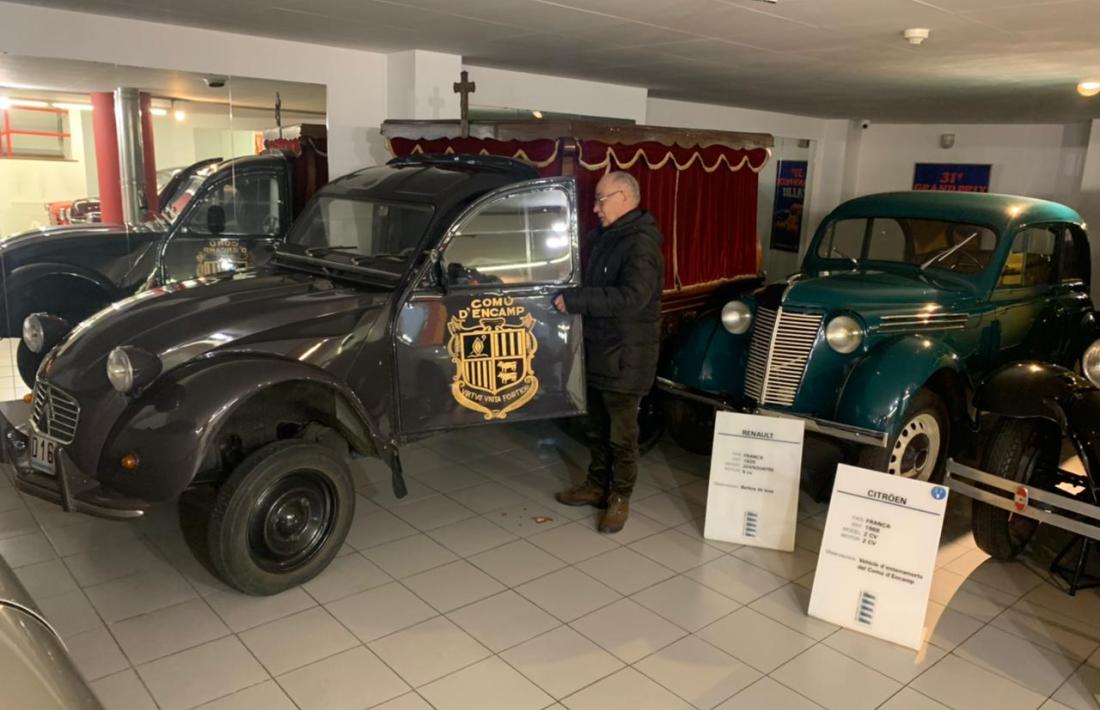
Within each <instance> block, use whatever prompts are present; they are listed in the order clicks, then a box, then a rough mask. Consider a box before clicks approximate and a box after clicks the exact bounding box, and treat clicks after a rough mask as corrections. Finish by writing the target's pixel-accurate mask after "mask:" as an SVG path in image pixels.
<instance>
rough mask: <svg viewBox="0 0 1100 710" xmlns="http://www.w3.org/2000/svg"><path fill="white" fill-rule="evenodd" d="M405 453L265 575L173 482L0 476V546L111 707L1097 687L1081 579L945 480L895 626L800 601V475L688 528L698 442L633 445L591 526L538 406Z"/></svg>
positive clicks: (786, 707)
mask: <svg viewBox="0 0 1100 710" xmlns="http://www.w3.org/2000/svg"><path fill="white" fill-rule="evenodd" d="M406 460H407V462H408V468H409V478H410V486H409V487H410V490H411V491H412V493H411V495H410V497H409V498H408V499H406V500H403V501H397V500H395V499H394V497H393V494H392V492H390V490H389V473H388V471H387V470H385V468H384V467H382V466H380V465H379V464H378V463H377V462H364V461H359V462H356V463H355V473H356V477H357V481H358V491H359V499H358V508H357V512H356V520H355V524H354V526H353V528H352V531H351V534H350V536H349V538H348V544H347V545H346V546H345V548H344V550H343V552H342V554H341V556H340V557H339V558H338V559H337V560H336V561H335V562H334V563H333V564H332V566H331V567H330V568H329V569H328V570H326V571H325V572H324V573H323V574H322V575H321V576H319V577H318V578H317V579H315V580H313V581H312V582H310V583H309V584H307V585H305V586H304V587H302V588H300V589H294V590H291V591H288V592H286V593H283V594H280V595H278V596H275V597H269V598H253V597H247V596H243V595H241V594H238V593H236V592H234V591H232V590H230V589H227V588H226V587H224V586H223V585H222V584H220V583H219V582H218V581H217V580H216V579H215V578H213V577H212V576H211V575H210V573H209V572H208V571H207V570H206V569H205V568H204V567H203V566H202V565H201V564H199V563H198V562H196V560H195V558H194V557H193V556H192V555H191V553H190V551H189V549H188V547H187V543H186V541H185V540H184V538H183V534H182V532H181V531H180V527H179V523H178V521H177V516H176V513H175V510H174V508H171V507H169V508H166V509H162V510H156V511H154V512H153V513H152V514H151V515H150V516H149V517H148V518H147V519H146V520H143V521H139V522H135V523H122V522H119V523H116V522H108V521H101V520H95V519H91V518H87V517H82V516H78V515H67V514H63V513H59V512H58V511H57V510H56V509H55V508H53V507H51V506H49V505H46V504H43V503H41V502H39V501H36V500H34V499H30V498H25V497H23V496H21V495H19V494H17V493H16V492H15V491H14V490H13V489H11V488H10V487H7V480H6V478H5V479H2V480H0V554H2V555H3V556H4V558H5V559H6V560H7V561H8V563H9V564H10V565H12V566H13V567H15V568H16V570H17V573H18V574H19V576H20V578H21V579H22V580H23V582H24V584H25V585H26V586H27V588H28V589H29V590H30V591H31V593H32V594H33V595H34V596H35V598H36V600H37V601H38V602H39V604H40V605H41V606H42V608H43V610H44V612H45V614H46V615H47V616H48V617H49V618H50V619H51V620H52V621H53V623H54V624H56V625H57V628H58V629H59V631H60V632H61V633H62V634H63V635H64V637H65V639H66V642H67V644H68V646H69V649H70V651H71V653H72V654H73V656H74V657H75V659H76V662H77V664H78V666H79V667H80V668H81V670H82V672H83V673H84V674H85V675H86V677H87V678H88V680H89V681H90V682H91V683H92V686H93V687H94V688H95V690H96V692H97V693H98V694H99V695H100V697H101V698H102V700H103V701H104V703H105V704H106V705H107V707H108V708H112V709H118V710H134V709H135V708H136V709H140V708H162V709H177V708H178V709H181V710H182V709H184V708H193V707H200V706H201V707H204V708H222V709H241V710H245V709H249V708H263V709H265V710H267V709H270V708H275V709H279V708H300V709H301V710H313V709H314V708H316V709H318V710H322V709H324V710H343V709H347V710H361V709H364V708H383V709H385V710H425V709H430V708H435V709H436V710H464V709H470V710H492V709H494V708H499V709H500V710H526V709H531V710H537V709H540V708H569V709H570V710H587V709H588V708H592V709H594V710H616V709H619V708H622V709H623V710H626V709H627V708H630V709H631V710H648V709H652V710H665V709H674V708H687V709H690V708H697V709H699V710H711V709H712V708H717V709H719V710H762V709H768V710H771V709H777V710H798V709H800V708H822V707H824V708H830V709H836V710H858V709H861V708H868V709H870V708H883V709H884V710H925V709H928V710H931V709H934V708H935V709H939V710H943V708H953V709H954V710H974V709H975V708H996V709H997V710H1015V709H1016V708H1020V709H1024V708H1031V709H1034V708H1040V707H1041V708H1043V709H1044V710H1055V709H1058V710H1065V708H1073V709H1074V710H1086V709H1088V708H1097V707H1100V704H1098V701H1097V699H1098V698H1100V594H1096V593H1094V592H1084V593H1081V594H1079V595H1078V596H1077V597H1073V598H1071V597H1068V596H1066V595H1064V594H1063V593H1062V592H1060V591H1058V590H1056V589H1055V588H1054V587H1053V586H1051V585H1050V584H1049V583H1048V582H1047V581H1045V580H1044V579H1043V577H1042V576H1040V575H1038V574H1036V573H1035V572H1033V571H1031V569H1029V568H1028V567H1027V566H1025V565H1024V564H1021V563H1016V564H999V563H994V562H992V561H990V560H988V559H987V558H986V556H985V555H984V554H982V553H981V552H980V551H978V550H976V548H975V547H974V545H973V540H972V539H971V537H970V535H969V532H968V528H969V526H968V520H967V517H966V511H967V510H968V507H967V506H966V505H964V504H963V501H962V500H956V501H954V502H953V504H952V506H951V515H950V516H949V518H948V524H947V529H946V530H945V534H944V538H943V540H942V543H941V553H940V557H939V562H938V564H939V569H938V571H937V573H936V577H935V588H934V591H933V595H932V596H933V601H932V603H931V604H930V607H929V611H928V617H927V626H928V629H927V638H928V642H927V643H926V644H925V646H924V648H922V649H921V650H920V651H919V652H913V651H910V650H907V649H903V648H901V647H898V646H893V645H891V644H887V643H884V642H881V641H877V640H874V639H871V638H869V637H866V636H863V635H860V634H857V633H853V632H850V631H846V630H839V629H837V628H836V627H835V626H832V625H831V624H827V623H825V622H822V621H819V620H816V619H811V618H809V617H807V616H806V607H807V603H808V600H809V589H810V586H811V585H812V582H813V568H814V566H815V563H816V553H817V549H818V545H819V542H820V537H821V529H822V527H823V525H824V519H825V509H824V507H823V506H820V505H816V504H813V503H812V502H809V501H805V500H804V501H803V504H802V506H801V512H800V518H801V522H800V524H799V529H798V545H799V549H798V550H797V551H796V552H795V553H793V554H787V553H778V552H770V551H766V550H758V549H750V548H738V547H737V546H734V545H728V544H723V543H711V542H708V541H705V540H703V539H702V537H701V534H700V530H701V529H702V519H701V517H700V516H701V515H702V513H703V510H704V506H705V492H706V483H705V478H704V477H702V475H701V474H702V473H703V472H705V468H706V463H707V462H706V460H705V459H702V458H699V457H694V456H691V455H688V454H686V453H684V452H682V451H680V450H678V449H675V448H674V447H672V446H671V445H668V444H666V445H665V448H659V449H657V450H655V451H654V452H651V453H650V454H649V455H647V456H646V457H645V463H644V466H643V468H644V473H643V474H642V476H643V477H642V483H643V484H644V485H642V486H640V487H639V491H638V493H637V498H636V500H635V502H634V512H633V513H632V515H631V519H630V521H629V523H628V524H627V527H626V529H625V530H623V531H622V533H620V534H618V535H614V536H605V535H599V534H597V533H595V532H593V530H594V527H595V523H596V515H595V512H594V511H592V510H591V509H587V508H567V507H564V506H560V505H558V504H557V503H555V501H554V500H553V498H552V497H551V493H552V492H553V491H554V490H556V489H558V488H561V487H563V486H565V485H566V484H567V483H568V482H569V481H570V479H571V478H575V477H577V476H579V475H580V472H581V465H583V463H584V461H585V453H584V451H583V450H582V449H581V448H580V447H578V446H577V445H576V444H575V443H574V442H572V441H571V440H569V439H566V438H564V437H563V436H561V435H560V434H559V433H558V432H557V430H556V429H555V428H553V427H552V426H549V425H528V426H505V427H498V428H495V429H485V430H481V431H477V432H468V433H463V434H461V435H459V434H455V435H449V436H445V437H441V438H438V439H435V440H432V441H429V442H427V443H426V444H423V445H419V446H417V447H414V448H413V449H412V450H411V451H410V452H409V455H408V456H407V459H406ZM960 511H961V512H960ZM960 531H962V532H960Z"/></svg>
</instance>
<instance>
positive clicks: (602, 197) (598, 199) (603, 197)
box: [596, 190, 622, 205]
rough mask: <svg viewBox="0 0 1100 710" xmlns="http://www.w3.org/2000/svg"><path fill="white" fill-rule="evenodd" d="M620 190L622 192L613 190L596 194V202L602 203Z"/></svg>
mask: <svg viewBox="0 0 1100 710" xmlns="http://www.w3.org/2000/svg"><path fill="white" fill-rule="evenodd" d="M621 192H622V190H615V192H609V193H607V194H606V195H596V202H597V203H598V204H601V205H602V204H603V203H604V202H607V201H608V200H610V199H611V198H612V197H614V196H615V195H618V194H619V193H621Z"/></svg>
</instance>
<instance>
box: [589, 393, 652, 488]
mask: <svg viewBox="0 0 1100 710" xmlns="http://www.w3.org/2000/svg"><path fill="white" fill-rule="evenodd" d="M641 401H642V398H641V395H636V394H621V393H619V392H607V391H604V390H599V389H596V388H595V387H589V388H588V431H587V435H588V449H589V451H590V452H591V453H592V463H591V464H589V466H588V482H589V483H591V484H592V485H594V486H599V487H601V488H603V489H604V490H608V491H611V492H614V493H619V494H621V495H624V496H627V497H629V496H630V493H631V491H633V490H634V481H636V480H637V479H638V407H639V405H640V404H641Z"/></svg>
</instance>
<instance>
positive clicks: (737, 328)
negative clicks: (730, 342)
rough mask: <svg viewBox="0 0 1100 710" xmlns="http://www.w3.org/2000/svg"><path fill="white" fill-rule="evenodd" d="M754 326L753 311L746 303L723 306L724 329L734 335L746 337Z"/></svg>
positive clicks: (739, 302) (737, 302)
mask: <svg viewBox="0 0 1100 710" xmlns="http://www.w3.org/2000/svg"><path fill="white" fill-rule="evenodd" d="M751 325H752V309H751V308H749V307H748V305H746V304H745V302H744V301H730V302H729V303H727V304H726V305H724V306H722V327H724V328H725V329H726V330H728V331H729V332H731V333H733V334H734V335H744V334H745V333H747V332H748V330H749V326H751Z"/></svg>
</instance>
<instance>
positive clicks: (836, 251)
mask: <svg viewBox="0 0 1100 710" xmlns="http://www.w3.org/2000/svg"><path fill="white" fill-rule="evenodd" d="M833 254H836V255H837V256H839V257H840V258H841V259H847V260H848V261H850V262H852V266H854V267H856V268H857V269H858V268H859V262H858V261H856V260H855V259H853V258H852V257H850V256H848V255H847V254H845V253H844V252H842V251H841V250H839V249H837V248H836V247H829V256H832V255H833Z"/></svg>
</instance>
